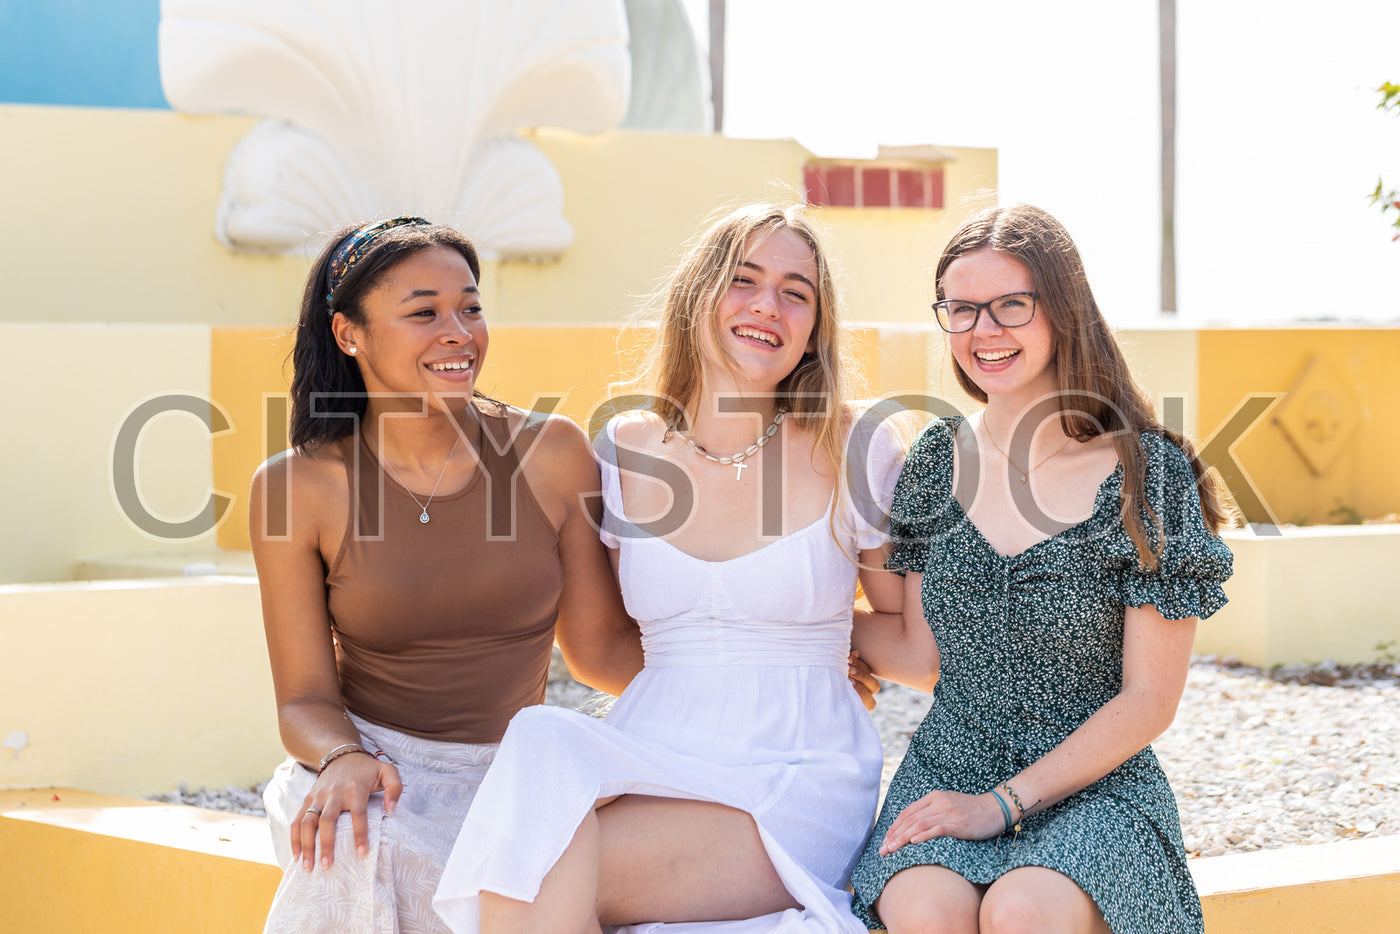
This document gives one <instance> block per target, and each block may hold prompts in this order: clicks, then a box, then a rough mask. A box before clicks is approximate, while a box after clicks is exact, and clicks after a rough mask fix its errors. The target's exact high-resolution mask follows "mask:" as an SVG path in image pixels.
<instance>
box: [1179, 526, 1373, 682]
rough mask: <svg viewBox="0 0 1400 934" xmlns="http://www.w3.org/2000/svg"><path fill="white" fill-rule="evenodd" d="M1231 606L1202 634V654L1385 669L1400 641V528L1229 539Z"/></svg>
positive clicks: (1247, 533)
mask: <svg viewBox="0 0 1400 934" xmlns="http://www.w3.org/2000/svg"><path fill="white" fill-rule="evenodd" d="M1225 540H1226V543H1227V544H1228V545H1229V546H1230V550H1231V551H1233V552H1234V554H1235V574H1234V576H1233V577H1231V578H1230V580H1229V581H1228V582H1227V583H1226V584H1225V593H1226V595H1227V596H1228V597H1229V598H1230V602H1229V603H1228V604H1227V605H1226V606H1225V607H1224V608H1223V609H1221V610H1220V611H1219V612H1218V613H1217V614H1216V615H1215V616H1213V617H1211V618H1210V619H1208V620H1203V621H1202V622H1201V625H1200V627H1199V628H1198V629H1197V631H1196V651H1197V652H1199V653H1203V654H1210V655H1221V656H1226V655H1234V656H1238V657H1239V658H1240V659H1242V660H1244V661H1245V662H1247V663H1249V664H1251V665H1258V666H1261V667H1266V668H1267V667H1269V666H1272V665H1293V664H1300V663H1307V664H1317V663H1318V662H1321V661H1323V660H1324V659H1329V658H1330V659H1333V660H1334V661H1339V662H1376V661H1382V660H1383V657H1384V655H1385V654H1386V651H1387V648H1386V645H1385V644H1386V643H1387V642H1389V643H1390V646H1389V651H1391V652H1393V651H1394V649H1395V645H1394V640H1395V639H1396V637H1397V636H1400V578H1397V577H1396V575H1395V570H1394V569H1395V568H1396V567H1400V525H1371V526H1346V527H1336V526H1334V527H1325V528H1304V529H1286V530H1284V534H1283V535H1280V536H1271V535H1260V534H1257V533H1255V532H1254V531H1251V530H1249V529H1237V530H1233V531H1228V532H1226V533H1225Z"/></svg>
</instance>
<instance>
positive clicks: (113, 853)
mask: <svg viewBox="0 0 1400 934" xmlns="http://www.w3.org/2000/svg"><path fill="white" fill-rule="evenodd" d="M0 854H4V855H3V857H0V859H3V863H4V867H5V869H4V872H3V873H0V931H6V932H10V931H13V932H16V934H19V932H24V934H69V932H79V931H84V932H86V931H102V932H104V934H128V932H130V934H154V932H172V934H174V932H194V931H198V932H201V934H249V932H253V931H260V930H262V926H263V922H264V921H265V920H266V918H267V909H268V906H269V905H271V904H272V896H273V893H274V892H275V891H276V890H277V883H278V881H279V880H280V879H281V877H282V873H281V870H279V869H278V868H277V865H276V862H275V860H274V859H273V855H272V841H271V839H270V838H269V837H268V832H267V821H266V820H264V819H262V818H257V817H242V816H239V815H234V814H225V813H221V812H219V811H207V810H204V809H201V808H192V807H184V806H180V805H161V804H155V803H152V802H149V801H136V800H132V799H130V798H118V797H113V796H111V795H100V794H93V793H91V792H84V791H77V790H75V789H72V788H40V789H29V790H24V791H0Z"/></svg>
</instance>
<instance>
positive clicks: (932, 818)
mask: <svg viewBox="0 0 1400 934" xmlns="http://www.w3.org/2000/svg"><path fill="white" fill-rule="evenodd" d="M994 794H995V793H994V792H990V791H988V792H985V793H983V794H980V795H965V794H961V793H960V792H956V791H934V792H930V793H929V794H926V795H924V796H923V797H922V798H920V799H919V800H918V801H915V802H914V803H913V804H911V805H909V806H908V807H907V808H905V809H904V810H903V811H900V812H899V816H898V817H896V818H895V819H894V823H893V824H891V825H890V829H889V832H888V833H886V834H885V839H884V840H882V841H880V855H881V856H888V855H889V854H891V853H893V852H894V851H895V850H897V849H899V848H900V847H902V846H904V845H905V844H906V843H922V842H923V841H925V840H931V839H933V838H934V837H956V838H957V839H959V840H990V839H991V838H992V837H995V836H996V835H997V834H999V833H1001V832H1002V831H1003V830H1005V829H1006V819H1005V817H1004V815H1003V814H1002V810H1001V808H1000V806H998V805H997V803H996V801H995V800H994V797H993V795H994Z"/></svg>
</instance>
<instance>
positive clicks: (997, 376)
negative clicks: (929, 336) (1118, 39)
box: [940, 249, 1057, 402]
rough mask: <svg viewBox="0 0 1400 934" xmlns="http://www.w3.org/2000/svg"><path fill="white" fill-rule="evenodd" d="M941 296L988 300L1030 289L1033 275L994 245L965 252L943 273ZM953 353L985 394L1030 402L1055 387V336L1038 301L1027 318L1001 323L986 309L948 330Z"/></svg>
mask: <svg viewBox="0 0 1400 934" xmlns="http://www.w3.org/2000/svg"><path fill="white" fill-rule="evenodd" d="M940 285H941V291H942V294H943V296H944V297H945V298H950V299H958V300H961V301H966V302H976V303H979V304H980V303H982V302H989V301H991V300H992V299H994V298H998V297H999V296H1002V295H1007V294H1009V293H1012V292H1034V291H1035V290H1036V289H1035V278H1034V277H1033V276H1032V275H1031V272H1030V270H1029V269H1027V268H1026V266H1025V264H1024V263H1022V262H1021V261H1020V260H1018V259H1016V258H1015V257H1014V256H1011V255H1010V254H1008V253H1003V252H1000V251H998V250H990V249H982V250H976V251H974V252H971V253H966V254H964V255H962V256H960V257H958V258H957V259H956V260H954V261H953V262H952V263H951V264H949V266H948V268H947V269H946V270H945V271H944V273H943V279H942V282H941V283H940ZM948 343H949V346H950V347H951V349H952V353H953V359H954V360H955V361H957V364H958V366H960V367H961V368H962V371H963V372H964V373H966V374H967V375H968V377H970V378H971V379H972V381H973V382H974V383H976V384H977V386H978V387H979V388H980V389H981V390H982V391H983V392H985V393H986V394H987V396H988V397H989V399H990V397H993V396H1015V397H1018V398H1019V399H1020V400H1021V401H1024V402H1030V401H1032V400H1033V399H1035V398H1038V397H1039V396H1042V395H1045V394H1047V393H1052V392H1054V391H1055V390H1056V389H1057V383H1056V376H1055V366H1054V360H1055V339H1054V334H1053V332H1052V330H1051V326H1050V318H1049V315H1048V314H1047V312H1046V309H1045V308H1044V307H1042V305H1041V304H1040V303H1037V305H1036V309H1035V316H1034V317H1033V318H1032V319H1031V321H1030V323H1029V324H1027V325H1024V326H1023V327H1018V328H1004V327H1001V326H1000V325H998V324H997V323H996V322H995V321H993V320H992V316H991V315H990V314H988V313H987V312H986V311H985V310H983V311H982V313H981V315H980V316H978V319H977V324H976V326H975V327H973V328H972V330H970V331H963V332H962V333H959V334H950V335H948Z"/></svg>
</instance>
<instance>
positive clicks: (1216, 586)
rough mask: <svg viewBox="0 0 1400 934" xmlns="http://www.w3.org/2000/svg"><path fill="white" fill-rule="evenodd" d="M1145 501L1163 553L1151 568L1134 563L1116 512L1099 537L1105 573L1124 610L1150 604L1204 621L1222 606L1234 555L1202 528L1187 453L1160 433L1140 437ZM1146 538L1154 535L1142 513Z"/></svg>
mask: <svg viewBox="0 0 1400 934" xmlns="http://www.w3.org/2000/svg"><path fill="white" fill-rule="evenodd" d="M1142 448H1143V467H1144V477H1143V480H1144V484H1143V486H1144V499H1145V500H1146V502H1147V503H1148V504H1149V505H1150V506H1151V507H1152V510H1153V512H1155V513H1156V515H1157V519H1158V521H1160V522H1161V526H1162V532H1161V538H1162V551H1161V554H1160V555H1159V556H1158V559H1157V567H1156V568H1155V569H1154V570H1144V569H1143V568H1142V567H1141V566H1140V564H1139V562H1138V552H1137V546H1136V545H1134V544H1133V540H1132V539H1131V538H1129V536H1128V532H1127V530H1126V529H1125V528H1124V527H1123V523H1122V521H1121V520H1120V519H1119V518H1118V516H1117V515H1116V514H1112V513H1110V515H1111V516H1112V523H1111V525H1110V526H1109V527H1108V528H1106V529H1104V530H1102V534H1101V535H1100V536H1099V538H1098V544H1099V548H1100V550H1101V552H1102V557H1103V565H1104V570H1105V572H1106V573H1107V574H1109V575H1110V576H1111V577H1112V578H1113V579H1114V581H1115V583H1116V585H1117V588H1118V591H1119V596H1120V599H1122V601H1123V603H1124V604H1125V605H1127V606H1145V605H1148V604H1150V605H1152V606H1154V607H1156V608H1157V612H1159V613H1161V614H1162V615H1163V616H1164V617H1166V618H1167V619H1186V618H1188V617H1192V616H1195V617H1199V618H1202V619H1204V618H1205V617H1208V616H1210V615H1211V614H1212V613H1214V612H1215V611H1216V610H1218V609H1220V608H1221V607H1222V606H1224V605H1225V602H1226V597H1225V591H1224V590H1223V589H1222V588H1221V586H1220V585H1221V584H1222V583H1223V582H1224V581H1226V580H1227V579H1228V578H1229V577H1230V574H1231V572H1232V560H1233V556H1232V555H1231V554H1230V549H1229V548H1228V547H1227V546H1226V545H1225V543H1224V542H1223V541H1222V540H1221V539H1220V536H1219V535H1216V534H1215V533H1214V532H1211V531H1210V530H1208V529H1207V528H1206V525H1205V518H1204V516H1203V514H1202V512H1201V498H1200V495H1199V493H1198V492H1197V489H1196V476H1195V474H1194V473H1193V472H1192V470H1191V464H1190V462H1189V461H1187V459H1186V455H1185V454H1184V453H1183V452H1182V451H1181V449H1180V448H1178V447H1177V446H1176V445H1175V444H1172V442H1171V441H1170V440H1168V439H1167V438H1165V437H1163V436H1162V435H1159V434H1155V433H1152V432H1144V433H1143V435H1142ZM1143 522H1144V524H1145V525H1146V527H1147V530H1148V535H1149V540H1152V541H1155V540H1156V539H1157V538H1158V534H1157V531H1156V529H1155V527H1154V525H1153V523H1152V521H1151V519H1150V518H1149V517H1148V516H1147V514H1146V512H1144V513H1143Z"/></svg>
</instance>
